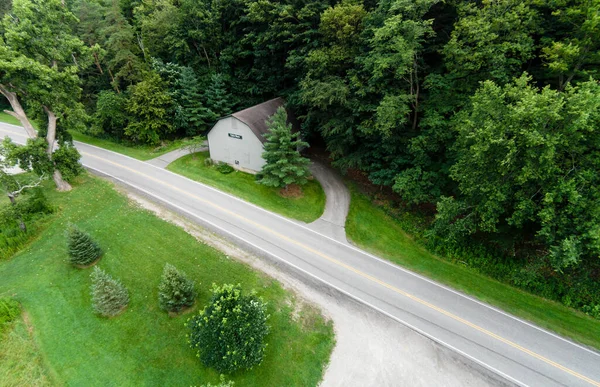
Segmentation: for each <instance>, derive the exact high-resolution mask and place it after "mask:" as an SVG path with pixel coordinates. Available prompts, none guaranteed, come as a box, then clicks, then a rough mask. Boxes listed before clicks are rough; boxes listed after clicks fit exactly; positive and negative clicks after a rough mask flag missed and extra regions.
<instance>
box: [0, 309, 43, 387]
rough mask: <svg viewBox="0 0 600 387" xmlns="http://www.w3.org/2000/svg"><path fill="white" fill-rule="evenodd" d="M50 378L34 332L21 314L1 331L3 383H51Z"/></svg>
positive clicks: (30, 384) (36, 386) (23, 384)
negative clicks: (34, 337)
mask: <svg viewBox="0 0 600 387" xmlns="http://www.w3.org/2000/svg"><path fill="white" fill-rule="evenodd" d="M50 380H51V379H50V378H49V376H48V375H47V369H46V368H45V367H44V362H43V359H42V356H41V355H40V353H39V350H38V348H37V345H36V343H35V340H34V339H33V332H32V331H31V330H30V327H28V326H27V324H26V323H25V320H24V317H23V316H21V317H19V318H18V320H16V321H13V322H11V323H9V324H8V326H7V327H6V328H5V329H4V330H3V331H0V385H2V386H5V387H9V386H10V387H13V386H14V387H20V386H28V387H29V386H35V387H38V386H40V387H41V386H51V385H52V384H51V381H50Z"/></svg>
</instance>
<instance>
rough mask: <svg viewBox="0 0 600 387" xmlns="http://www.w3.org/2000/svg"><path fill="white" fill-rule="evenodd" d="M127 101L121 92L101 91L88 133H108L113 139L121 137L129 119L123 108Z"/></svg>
mask: <svg viewBox="0 0 600 387" xmlns="http://www.w3.org/2000/svg"><path fill="white" fill-rule="evenodd" d="M128 103H129V101H128V100H127V96H126V95H124V94H123V93H121V94H118V93H115V92H114V91H110V90H103V91H101V92H100V93H99V94H98V100H97V101H96V113H95V114H94V117H93V126H92V129H91V132H90V133H91V134H94V135H108V136H110V137H113V138H115V139H121V138H123V136H124V134H125V133H124V129H125V128H126V127H127V122H128V120H129V117H128V115H127V112H126V110H125V109H124V107H125V106H127V105H128Z"/></svg>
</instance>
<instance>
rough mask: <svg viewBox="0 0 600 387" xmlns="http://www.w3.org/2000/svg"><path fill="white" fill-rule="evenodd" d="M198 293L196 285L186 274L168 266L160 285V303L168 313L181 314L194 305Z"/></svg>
mask: <svg viewBox="0 0 600 387" xmlns="http://www.w3.org/2000/svg"><path fill="white" fill-rule="evenodd" d="M195 300H196V292H195V290H194V283H193V282H192V281H191V280H189V279H188V278H187V276H186V275H185V273H183V272H181V271H179V270H177V268H176V267H175V266H173V265H171V264H168V263H167V264H166V265H165V268H164V270H163V274H162V279H161V281H160V285H158V303H159V305H160V307H161V309H163V310H166V311H168V312H179V311H181V310H182V309H184V308H188V307H190V306H192V305H194V301H195Z"/></svg>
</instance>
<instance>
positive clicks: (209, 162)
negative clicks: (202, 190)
mask: <svg viewBox="0 0 600 387" xmlns="http://www.w3.org/2000/svg"><path fill="white" fill-rule="evenodd" d="M213 164H214V161H213V159H211V158H210V157H209V158H206V159H204V166H205V167H212V165H213Z"/></svg>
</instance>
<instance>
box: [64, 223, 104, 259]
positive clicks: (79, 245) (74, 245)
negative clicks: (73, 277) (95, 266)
mask: <svg viewBox="0 0 600 387" xmlns="http://www.w3.org/2000/svg"><path fill="white" fill-rule="evenodd" d="M67 251H68V253H69V261H70V262H71V263H72V264H73V265H77V266H88V265H90V264H92V263H94V262H96V261H97V260H98V259H99V258H100V257H101V256H102V253H103V252H102V249H101V248H100V246H99V245H98V243H97V242H96V241H94V240H93V239H92V237H91V236H90V235H89V234H88V233H86V232H83V231H81V230H80V229H79V228H78V227H76V226H72V227H71V228H70V229H69V230H68V233H67Z"/></svg>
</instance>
